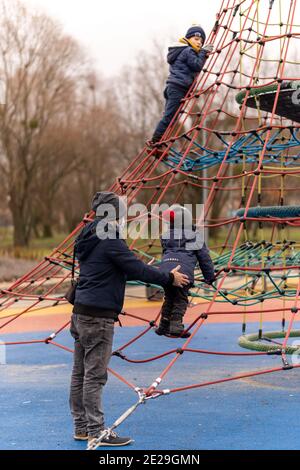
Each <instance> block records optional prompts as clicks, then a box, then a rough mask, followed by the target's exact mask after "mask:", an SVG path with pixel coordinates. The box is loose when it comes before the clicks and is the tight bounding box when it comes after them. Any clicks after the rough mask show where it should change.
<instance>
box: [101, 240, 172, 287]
mask: <svg viewBox="0 0 300 470" xmlns="http://www.w3.org/2000/svg"><path fill="white" fill-rule="evenodd" d="M107 248H108V249H107V255H108V257H109V258H110V260H111V261H112V262H113V263H114V265H115V266H117V267H118V268H119V269H120V270H121V271H122V272H123V273H124V274H125V275H126V277H127V280H128V281H133V280H135V281H142V282H146V283H149V284H158V285H160V286H162V287H167V286H171V285H172V284H173V280H174V275H173V274H172V273H163V272H160V271H159V270H158V269H157V268H154V267H152V266H148V265H147V264H145V263H143V261H141V260H139V259H138V258H137V257H136V256H135V255H134V253H132V251H130V250H129V248H128V246H127V245H126V243H125V241H124V240H121V239H116V240H109V246H108V247H107Z"/></svg>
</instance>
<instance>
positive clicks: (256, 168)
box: [0, 0, 300, 438]
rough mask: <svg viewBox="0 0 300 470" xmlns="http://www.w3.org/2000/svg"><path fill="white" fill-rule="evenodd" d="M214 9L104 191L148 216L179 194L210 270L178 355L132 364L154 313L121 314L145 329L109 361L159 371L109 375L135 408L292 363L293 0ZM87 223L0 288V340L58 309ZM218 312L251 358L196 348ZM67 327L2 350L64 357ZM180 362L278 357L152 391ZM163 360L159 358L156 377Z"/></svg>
mask: <svg viewBox="0 0 300 470" xmlns="http://www.w3.org/2000/svg"><path fill="white" fill-rule="evenodd" d="M220 3H221V5H220V10H219V12H218V14H217V15H216V22H215V25H214V27H213V29H212V31H211V33H210V35H209V38H208V40H207V41H208V42H209V43H212V44H213V45H214V47H215V50H214V52H213V53H212V54H210V55H209V58H208V60H207V62H206V64H205V68H204V69H203V71H202V72H201V73H200V74H199V76H198V77H197V78H196V80H195V82H194V84H193V86H192V87H191V89H190V90H189V93H188V95H187V96H186V98H185V99H184V100H183V102H182V105H181V107H180V109H179V110H178V112H177V113H176V115H175V116H174V118H173V121H172V122H171V124H170V126H169V128H168V129H167V131H166V132H165V134H164V136H163V138H162V140H161V141H160V142H159V143H157V144H155V145H154V146H153V147H151V148H149V147H148V146H145V147H144V148H143V149H142V151H141V152H140V153H139V154H138V155H137V156H136V158H135V159H134V160H133V161H132V162H131V164H130V165H129V166H128V167H127V168H126V169H125V171H124V172H123V173H122V175H120V177H119V178H118V179H117V181H116V182H115V183H114V185H113V186H112V187H110V188H107V189H109V190H110V191H114V192H115V193H117V194H119V195H124V196H126V197H127V201H128V205H130V204H131V203H132V202H134V201H139V200H142V201H146V206H147V208H149V213H148V214H147V217H157V214H155V213H151V209H150V208H151V207H152V205H155V204H156V205H159V204H161V203H162V202H165V201H168V202H170V201H171V202H172V204H173V203H182V202H184V200H187V199H188V197H187V194H189V195H190V194H192V195H193V198H194V199H197V202H198V203H203V204H204V208H205V209H204V212H205V214H204V215H205V225H204V226H205V229H206V230H208V231H209V239H210V240H211V241H212V242H210V249H211V253H212V256H213V259H214V263H215V267H216V273H217V280H216V282H215V283H214V285H212V286H210V287H208V286H207V285H205V284H204V283H203V281H202V280H201V274H200V273H199V272H197V273H196V277H195V279H196V280H195V286H194V288H193V289H192V290H191V292H190V309H191V311H192V313H193V321H192V323H191V324H190V325H189V326H188V331H190V333H191V336H190V337H189V338H188V339H187V340H185V341H183V340H181V342H180V347H175V348H173V349H171V350H167V351H165V352H164V353H162V354H160V355H157V354H155V352H153V354H152V355H149V356H148V357H145V356H144V355H143V352H142V348H141V353H140V357H139V358H137V357H136V356H135V357H134V358H132V357H131V356H130V352H127V351H130V346H131V345H132V344H133V343H135V342H140V343H142V341H143V337H144V336H145V335H146V334H151V332H152V331H153V328H154V327H155V326H156V325H157V323H158V321H159V314H157V316H156V318H154V319H153V320H152V321H151V322H150V323H149V320H147V319H144V318H143V317H142V316H141V315H140V316H134V315H132V314H128V313H127V312H123V315H124V316H126V315H128V316H132V317H135V318H136V319H137V320H139V321H140V322H141V324H144V325H145V328H144V329H143V331H142V332H141V333H139V335H138V336H136V337H133V338H132V339H131V340H130V341H128V342H127V343H126V344H124V345H122V346H121V347H119V348H118V350H117V351H114V356H116V357H117V358H119V359H120V361H127V362H130V363H132V364H136V365H137V364H145V363H147V362H153V361H157V364H158V371H159V373H158V375H157V377H153V381H151V383H149V384H145V383H143V384H135V383H133V380H132V378H130V377H123V376H122V375H121V374H120V373H119V372H118V371H115V370H110V372H111V373H112V374H114V375H115V376H116V377H117V378H118V379H120V380H121V381H123V382H124V383H125V384H127V385H128V386H129V387H130V388H132V390H134V391H135V392H136V393H137V394H138V400H139V401H138V404H139V403H143V402H145V401H146V400H149V399H153V398H158V397H160V396H163V395H168V394H170V393H175V392H179V391H184V390H189V389H193V388H200V387H204V386H207V385H211V384H216V383H223V382H228V381H233V380H237V379H240V378H245V377H252V376H255V375H261V374H270V373H272V372H280V371H282V370H287V369H291V368H298V367H299V365H295V364H292V362H291V360H290V357H289V356H288V355H289V354H291V353H293V352H295V350H296V349H297V348H295V347H294V346H292V345H290V344H289V340H290V339H291V338H295V337H297V336H299V335H300V332H299V331H298V330H297V329H296V328H295V324H296V321H297V314H298V308H299V307H298V305H299V292H300V280H299V268H300V250H299V246H300V245H299V243H300V240H299V237H298V232H299V230H298V229H299V226H300V203H299V196H298V195H299V189H298V187H299V177H300V164H299V163H300V140H299V139H300V134H299V128H300V88H299V86H300V79H299V78H298V77H299V76H300V73H299V72H300V58H299V62H297V53H296V52H297V49H298V48H297V45H298V41H297V40H299V38H300V25H297V24H296V18H297V13H298V14H299V11H297V1H295V0H285V1H284V2H283V0H270V1H265V0H242V1H237V0H223V1H221V2H220ZM94 216H95V214H94V213H93V212H90V213H88V214H86V215H85V216H84V218H83V220H82V222H81V223H80V224H79V225H78V226H77V227H76V228H75V229H74V231H73V232H72V233H71V234H70V235H69V236H68V237H67V238H66V239H65V240H64V241H63V242H62V243H61V244H60V245H59V246H58V247H57V248H56V249H55V250H54V251H53V252H52V253H51V254H50V255H49V256H48V257H46V258H45V259H44V260H42V261H41V262H40V263H39V264H38V265H37V266H36V267H35V268H34V269H33V270H32V271H30V272H28V273H27V274H25V275H24V276H22V277H21V278H20V279H18V280H17V281H16V282H14V283H13V284H12V285H11V286H10V287H9V288H8V289H6V290H2V291H1V296H0V331H1V333H2V334H5V332H6V330H7V328H8V327H9V325H11V324H12V323H13V322H18V321H19V320H20V319H21V318H22V319H23V318H24V319H26V315H27V314H28V313H32V312H33V313H34V312H35V311H40V309H41V308H45V309H47V308H48V307H52V308H55V307H59V306H64V305H66V304H67V302H66V300H65V299H64V297H63V294H62V293H63V292H64V291H65V290H66V283H67V282H68V281H69V280H70V278H71V272H72V254H73V244H74V239H75V237H76V236H77V235H78V234H79V233H80V231H81V230H82V229H83V228H84V226H85V224H87V223H88V222H90V221H92V220H93V219H94ZM130 248H131V249H132V250H133V251H134V252H135V253H136V254H137V255H138V256H139V257H140V258H141V259H142V260H143V261H145V262H149V263H151V264H152V263H159V261H160V247H159V241H157V240H145V243H144V244H141V243H137V241H136V240H133V241H132V243H131V245H130ZM77 271H78V266H77ZM129 284H131V285H133V284H134V282H130V283H129ZM200 301H201V302H200ZM275 301H276V305H275V303H274V302H275ZM18 302H19V303H20V302H21V303H22V305H24V304H25V305H26V306H25V307H24V308H20V309H19V310H20V311H18V313H17V314H16V313H13V312H14V309H15V308H16V306H17V305H18ZM278 302H280V305H279V304H278ZM225 306H226V313H228V314H230V315H233V316H236V317H237V318H239V319H240V318H242V322H241V337H240V339H239V344H240V346H242V347H243V348H248V349H251V351H247V352H246V351H243V350H242V351H241V352H222V351H208V350H204V349H199V347H197V345H198V343H197V333H198V332H199V330H200V329H202V328H205V324H206V322H207V321H208V320H209V318H211V317H213V316H214V317H217V316H219V317H221V316H222V315H223V314H224V312H225ZM228 307H229V309H228ZM270 313H272V314H275V315H276V316H277V318H278V325H279V327H278V331H275V332H265V331H264V318H265V315H268V314H270ZM254 314H255V315H258V316H259V327H258V331H257V333H255V334H253V333H251V334H247V333H248V331H247V329H248V320H249V317H251V315H254ZM121 319H122V317H121ZM28 321H30V320H28ZM68 326H69V323H66V324H64V325H61V326H60V328H58V329H57V331H55V332H54V333H53V334H52V335H50V336H49V337H47V338H41V339H37V340H34V341H31V342H28V341H18V342H7V343H6V344H7V346H9V345H12V344H14V345H15V344H19V345H20V346H22V345H24V344H28V343H46V344H48V345H52V346H55V347H58V348H62V349H64V350H67V351H70V352H71V350H70V349H69V348H67V347H66V346H64V345H63V344H60V343H59V342H58V338H59V334H60V333H61V332H62V331H63V330H65V329H66V328H68ZM280 338H281V341H279V340H278V339H280ZM236 340H237V338H236ZM185 354H194V355H195V361H197V357H199V356H200V355H205V354H215V355H220V356H222V355H230V356H233V357H234V356H244V357H245V364H247V362H246V360H247V358H248V357H253V356H263V355H270V354H271V355H277V356H278V358H275V359H278V363H277V364H276V366H274V367H272V368H269V369H264V370H261V369H260V370H257V371H250V372H248V373H245V372H244V373H242V374H238V375H232V376H231V377H225V378H218V379H216V380H213V381H202V382H197V383H194V384H190V383H188V376H187V377H186V380H187V383H186V384H185V385H182V386H177V387H176V386H175V387H173V388H172V387H170V388H162V385H163V384H164V383H166V384H167V382H168V373H169V372H170V370H171V369H172V368H173V367H174V365H175V363H177V362H178V363H179V362H180V361H181V359H182V357H183V356H184V355H185ZM162 358H168V359H170V360H169V362H168V364H167V365H166V366H165V367H162V368H161V369H162V370H161V369H159V361H160V359H162ZM245 367H246V365H245ZM136 406H137V405H134V406H133V407H132V408H131V409H129V410H128V411H127V412H126V413H125V415H124V416H123V417H121V418H120V420H118V421H117V422H116V423H115V424H114V425H113V427H112V429H113V428H114V427H116V426H118V425H119V424H120V422H122V420H124V419H126V417H127V416H128V415H129V414H130V413H132V412H133V411H134V410H135V409H136ZM103 437H105V436H102V438H103Z"/></svg>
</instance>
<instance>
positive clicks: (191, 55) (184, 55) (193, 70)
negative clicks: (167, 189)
mask: <svg viewBox="0 0 300 470" xmlns="http://www.w3.org/2000/svg"><path fill="white" fill-rule="evenodd" d="M205 39H206V35H205V32H204V30H203V28H201V26H192V27H191V28H189V29H188V31H187V33H186V35H185V37H184V38H181V39H179V42H178V43H176V44H175V45H174V46H171V47H169V52H168V57H167V60H168V63H169V64H170V74H169V77H168V79H167V83H166V88H165V91H164V97H165V99H166V106H165V111H164V116H163V118H162V119H161V121H160V122H159V124H158V125H157V127H156V129H155V131H154V134H153V137H152V139H151V140H150V141H149V142H148V144H149V146H152V145H153V144H155V143H157V142H159V141H160V140H161V138H162V136H163V134H164V133H165V131H166V129H167V128H168V126H169V124H170V122H171V121H172V119H173V117H174V115H175V114H176V112H177V110H178V108H179V107H180V104H181V100H182V99H183V98H184V97H185V96H186V94H187V92H188V90H189V88H190V87H191V85H192V83H193V81H194V80H195V78H196V76H197V74H198V73H199V72H201V70H202V68H203V66H204V64H205V61H206V59H207V57H208V54H209V53H210V52H212V51H213V45H212V44H207V45H206V46H203V44H204V42H205Z"/></svg>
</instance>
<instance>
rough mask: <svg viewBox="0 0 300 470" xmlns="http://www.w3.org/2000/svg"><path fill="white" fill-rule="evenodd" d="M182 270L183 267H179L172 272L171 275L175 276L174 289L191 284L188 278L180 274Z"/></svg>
mask: <svg viewBox="0 0 300 470" xmlns="http://www.w3.org/2000/svg"><path fill="white" fill-rule="evenodd" d="M180 268H181V266H180V265H179V266H177V267H176V268H174V269H172V271H171V273H172V274H174V282H173V286H174V287H184V286H187V285H188V284H189V283H190V281H189V278H188V276H186V274H182V273H180V272H179V269H180Z"/></svg>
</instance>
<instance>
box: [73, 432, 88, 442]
mask: <svg viewBox="0 0 300 470" xmlns="http://www.w3.org/2000/svg"><path fill="white" fill-rule="evenodd" d="M73 438H74V440H75V441H87V440H88V435H87V433H85V434H83V433H75V434H74V436H73Z"/></svg>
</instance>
